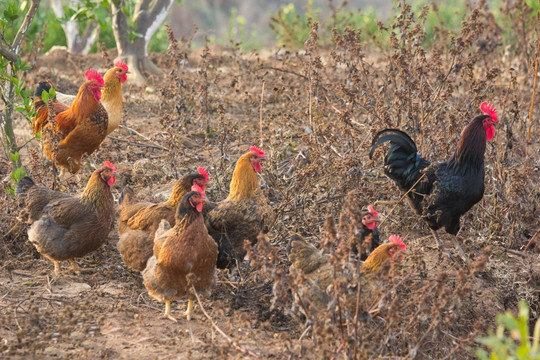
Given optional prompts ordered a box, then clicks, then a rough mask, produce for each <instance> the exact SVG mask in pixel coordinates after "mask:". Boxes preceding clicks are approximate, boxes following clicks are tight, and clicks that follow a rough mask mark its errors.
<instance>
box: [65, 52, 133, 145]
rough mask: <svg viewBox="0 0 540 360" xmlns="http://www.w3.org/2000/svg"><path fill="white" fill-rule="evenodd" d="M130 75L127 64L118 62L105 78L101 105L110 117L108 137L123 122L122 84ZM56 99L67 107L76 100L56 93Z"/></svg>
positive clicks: (70, 96) (73, 97)
mask: <svg viewBox="0 0 540 360" xmlns="http://www.w3.org/2000/svg"><path fill="white" fill-rule="evenodd" d="M128 73H129V71H128V66H127V65H126V64H125V63H123V62H121V61H118V62H116V63H115V64H114V67H113V68H111V69H109V70H108V71H107V72H106V73H105V76H104V77H103V80H104V81H105V86H104V87H103V96H102V97H101V104H103V107H104V108H105V110H106V111H107V114H108V116H109V126H108V127H107V135H109V134H110V133H111V132H113V131H114V130H115V129H116V128H117V127H118V125H120V123H121V122H122V84H123V83H125V82H126V80H127V74H128ZM56 98H57V100H58V101H60V102H61V103H64V104H66V105H71V103H72V102H73V100H75V96H73V95H66V94H62V93H59V92H56Z"/></svg>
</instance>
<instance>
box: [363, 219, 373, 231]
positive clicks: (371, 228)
mask: <svg viewBox="0 0 540 360" xmlns="http://www.w3.org/2000/svg"><path fill="white" fill-rule="evenodd" d="M362 224H364V226H365V227H367V228H368V229H369V230H373V229H375V228H376V227H377V222H376V221H374V222H372V223H371V224H366V223H365V222H364V220H362Z"/></svg>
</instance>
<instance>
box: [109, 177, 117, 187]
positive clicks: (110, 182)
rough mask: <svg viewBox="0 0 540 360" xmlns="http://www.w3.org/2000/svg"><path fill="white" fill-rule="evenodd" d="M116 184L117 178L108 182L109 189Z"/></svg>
mask: <svg viewBox="0 0 540 360" xmlns="http://www.w3.org/2000/svg"><path fill="white" fill-rule="evenodd" d="M115 182H116V178H115V177H112V178H110V179H109V180H107V185H109V187H111V186H113V185H114V183H115Z"/></svg>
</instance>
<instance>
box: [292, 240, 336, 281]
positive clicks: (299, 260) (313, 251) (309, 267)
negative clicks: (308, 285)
mask: <svg viewBox="0 0 540 360" xmlns="http://www.w3.org/2000/svg"><path fill="white" fill-rule="evenodd" d="M289 248H290V253H289V260H290V261H291V263H292V266H294V267H295V268H296V269H298V270H300V271H302V272H303V273H304V274H309V273H310V272H312V271H315V270H317V269H318V268H319V267H320V266H321V265H322V264H325V263H326V262H327V260H328V259H327V257H325V256H324V255H323V254H322V253H321V252H320V251H319V250H318V249H317V248H316V247H315V246H313V245H311V244H309V243H307V242H306V241H305V240H304V239H302V237H300V236H299V235H296V234H295V235H293V236H292V237H291V241H290V244H289Z"/></svg>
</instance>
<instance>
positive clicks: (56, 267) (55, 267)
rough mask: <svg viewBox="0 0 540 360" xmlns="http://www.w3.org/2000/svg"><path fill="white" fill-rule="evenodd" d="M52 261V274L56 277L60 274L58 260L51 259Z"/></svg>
mask: <svg viewBox="0 0 540 360" xmlns="http://www.w3.org/2000/svg"><path fill="white" fill-rule="evenodd" d="M53 263H54V275H56V277H57V278H59V277H61V276H62V273H61V271H60V262H58V261H53Z"/></svg>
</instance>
